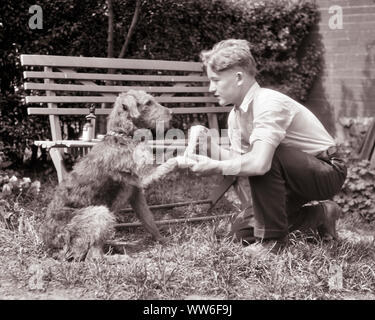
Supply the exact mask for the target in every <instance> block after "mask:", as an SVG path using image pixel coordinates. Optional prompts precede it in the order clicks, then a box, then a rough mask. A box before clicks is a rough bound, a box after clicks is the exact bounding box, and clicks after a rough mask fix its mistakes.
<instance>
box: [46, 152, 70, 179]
mask: <svg viewBox="0 0 375 320" xmlns="http://www.w3.org/2000/svg"><path fill="white" fill-rule="evenodd" d="M49 154H50V156H51V159H52V162H53V164H54V166H55V169H56V171H57V179H58V181H59V183H60V182H61V181H63V179H64V177H65V176H66V174H67V173H68V172H67V170H66V168H65V165H64V160H63V157H62V154H61V152H60V151H59V150H58V149H56V148H51V149H50V150H49Z"/></svg>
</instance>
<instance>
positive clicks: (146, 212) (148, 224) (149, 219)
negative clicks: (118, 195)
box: [129, 188, 167, 243]
mask: <svg viewBox="0 0 375 320" xmlns="http://www.w3.org/2000/svg"><path fill="white" fill-rule="evenodd" d="M129 202H130V205H131V207H132V208H133V210H134V212H135V213H136V215H137V217H138V219H139V220H140V221H141V222H142V224H143V226H144V227H145V229H146V230H147V231H148V232H149V233H151V234H152V236H153V237H154V239H155V240H156V241H158V242H160V243H165V242H167V239H166V238H165V237H163V236H162V235H161V234H160V232H159V229H158V227H157V226H156V223H155V220H154V215H153V214H152V212H151V210H150V208H149V207H148V205H147V202H146V198H145V195H144V194H143V191H142V190H141V189H138V188H134V192H133V194H132V196H131V197H130V199H129Z"/></svg>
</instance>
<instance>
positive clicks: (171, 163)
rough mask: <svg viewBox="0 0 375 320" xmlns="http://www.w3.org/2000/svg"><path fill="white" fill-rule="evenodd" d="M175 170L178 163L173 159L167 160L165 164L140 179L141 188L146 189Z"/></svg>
mask: <svg viewBox="0 0 375 320" xmlns="http://www.w3.org/2000/svg"><path fill="white" fill-rule="evenodd" d="M176 168H178V161H177V160H176V159H175V158H171V159H169V160H168V161H167V162H165V163H163V164H161V165H160V166H158V167H156V168H155V169H154V170H153V171H152V172H151V173H150V174H148V175H147V176H144V177H143V178H142V180H141V183H142V187H143V188H147V187H148V186H149V185H151V184H152V183H153V182H155V181H158V180H160V179H161V178H163V177H164V176H166V175H167V174H168V173H170V172H172V171H173V170H175V169H176Z"/></svg>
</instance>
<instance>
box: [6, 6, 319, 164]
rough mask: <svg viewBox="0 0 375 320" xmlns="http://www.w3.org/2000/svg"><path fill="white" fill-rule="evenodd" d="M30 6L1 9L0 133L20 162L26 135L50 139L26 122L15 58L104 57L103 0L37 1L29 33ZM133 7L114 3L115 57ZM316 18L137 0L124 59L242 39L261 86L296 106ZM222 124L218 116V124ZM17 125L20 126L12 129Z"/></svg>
mask: <svg viewBox="0 0 375 320" xmlns="http://www.w3.org/2000/svg"><path fill="white" fill-rule="evenodd" d="M32 4H34V3H31V1H25V0H21V1H17V2H16V3H11V4H7V5H5V6H4V11H3V21H2V23H3V27H1V28H0V30H1V31H2V32H1V33H0V39H1V40H2V41H3V44H4V45H3V47H2V49H0V59H1V69H0V75H1V76H2V77H4V79H6V82H5V81H4V80H3V81H2V84H1V97H0V117H1V119H0V123H1V125H2V130H0V135H1V139H2V140H3V143H4V145H5V154H6V156H8V158H11V159H12V161H14V162H16V161H18V160H20V159H22V153H23V150H24V149H25V147H26V145H27V144H29V143H31V142H30V141H32V139H33V137H38V138H39V139H45V138H48V135H49V134H50V133H49V130H48V127H49V125H48V123H47V122H46V120H47V119H43V120H42V118H43V117H38V118H37V119H36V118H35V120H31V119H33V118H32V117H30V116H27V113H26V111H25V110H26V107H25V106H24V105H23V104H22V102H20V101H21V99H22V96H23V95H24V92H23V91H22V87H21V83H22V78H21V74H22V73H21V67H20V65H19V60H18V57H19V54H20V53H35V54H37V53H46V54H53V55H82V56H97V57H105V56H106V55H107V54H106V51H107V16H106V15H105V12H106V6H105V4H106V2H105V1H104V0H97V1H89V0H81V1H78V0H66V1H61V0H40V1H38V4H39V5H40V6H41V7H42V8H43V17H44V21H43V29H42V30H33V31H30V30H29V29H28V28H27V24H28V19H29V18H30V14H29V13H28V7H29V6H31V5H32ZM134 6H135V1H134V0H122V1H120V0H114V13H115V17H114V18H115V25H114V31H115V43H114V45H115V48H114V51H115V55H116V53H117V55H118V54H119V52H120V49H121V46H122V43H123V40H124V37H125V35H126V32H127V30H128V27H129V25H130V21H131V19H132V15H133V11H134ZM318 20H319V12H318V10H317V7H316V5H315V4H314V3H312V2H308V1H291V0H282V1H280V0H269V1H249V0H180V1H175V0H147V1H146V0H145V1H143V2H142V9H141V14H140V17H139V21H138V24H137V27H136V30H135V33H134V35H133V38H132V40H131V43H130V46H129V50H128V53H127V56H126V57H127V58H137V59H167V60H181V61H199V54H200V52H201V50H203V49H209V48H211V47H212V46H213V44H215V43H216V42H218V41H220V40H223V39H226V38H243V39H247V40H249V41H250V43H251V45H252V52H253V54H254V57H255V59H256V61H257V63H258V69H259V71H260V73H259V77H258V81H259V82H260V83H261V85H263V86H268V87H275V88H277V89H279V90H281V91H282V92H285V93H287V94H289V95H290V96H292V97H294V98H296V99H297V100H299V101H304V100H306V98H307V97H308V93H309V89H310V88H311V86H312V83H313V81H314V79H315V78H316V76H317V75H318V74H319V72H320V66H321V57H322V49H321V47H320V45H319V43H316V42H314V41H312V38H311V31H312V30H313V28H314V26H316V24H317V22H318ZM17 86H18V91H17V92H16V91H14V88H16V87H17ZM193 120H194V119H193V117H190V118H189V117H188V118H186V117H185V118H180V119H179V120H178V121H180V122H178V121H177V124H176V125H178V126H180V127H182V126H185V127H186V126H187V125H188V124H189V123H191V121H193ZM198 120H203V121H205V119H201V118H199V119H198ZM16 121H17V122H16ZM225 121H226V119H223V118H221V121H220V123H221V125H224V123H225ZM17 124H22V125H23V126H24V127H22V128H23V129H22V130H14V127H15V126H16V125H17ZM10 132H11V133H10ZM10 136H11V139H10Z"/></svg>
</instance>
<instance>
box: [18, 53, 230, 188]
mask: <svg viewBox="0 0 375 320" xmlns="http://www.w3.org/2000/svg"><path fill="white" fill-rule="evenodd" d="M21 65H22V66H24V67H26V68H27V69H28V70H27V71H24V79H25V80H26V79H27V81H26V82H25V83H24V88H25V90H30V94H29V95H27V96H26V104H41V105H44V106H47V107H43V106H40V107H29V108H28V114H30V115H45V116H49V121H50V126H51V132H52V137H51V138H52V140H51V141H36V142H35V144H36V145H39V146H45V147H47V148H48V149H49V151H50V155H51V158H52V161H53V163H54V165H55V168H56V170H57V175H58V180H59V182H60V181H62V179H63V178H64V176H65V174H66V172H67V171H66V168H65V166H64V164H63V161H62V149H61V148H65V150H66V149H71V148H90V147H92V146H93V144H94V143H95V142H96V141H95V140H93V141H90V142H84V141H79V140H76V141H74V140H73V141H72V140H64V139H63V135H62V128H61V121H60V119H61V117H64V116H72V115H74V116H77V115H81V116H82V118H84V116H85V115H87V114H88V113H89V111H88V107H87V104H95V105H96V110H95V114H96V115H99V116H100V115H108V114H109V113H110V111H111V109H110V108H105V107H104V104H105V103H108V104H110V107H111V106H112V103H113V102H114V101H115V99H116V97H117V95H118V94H119V93H120V92H126V91H128V90H130V89H136V90H144V91H146V92H148V93H150V94H152V95H154V96H155V97H156V99H157V101H158V102H160V103H161V104H163V105H165V106H166V107H170V109H171V110H172V112H173V114H199V113H206V114H207V116H208V123H209V127H210V128H215V129H218V130H219V126H218V120H217V113H222V112H229V111H230V109H231V108H230V107H219V106H217V105H216V98H215V97H213V96H210V95H209V93H208V79H207V77H206V76H205V75H204V74H203V68H202V64H201V63H199V62H181V61H164V60H137V59H111V58H93V57H91V58H86V57H68V56H49V55H27V54H24V55H21ZM108 72H111V73H108ZM31 81H32V82H31ZM165 142H166V141H165ZM154 143H155V144H156V145H157V144H158V143H157V142H154ZM182 145H184V141H183V142H182Z"/></svg>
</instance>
